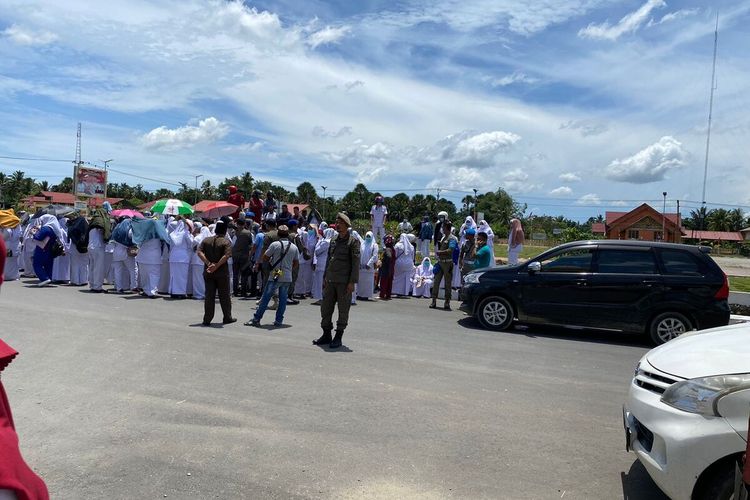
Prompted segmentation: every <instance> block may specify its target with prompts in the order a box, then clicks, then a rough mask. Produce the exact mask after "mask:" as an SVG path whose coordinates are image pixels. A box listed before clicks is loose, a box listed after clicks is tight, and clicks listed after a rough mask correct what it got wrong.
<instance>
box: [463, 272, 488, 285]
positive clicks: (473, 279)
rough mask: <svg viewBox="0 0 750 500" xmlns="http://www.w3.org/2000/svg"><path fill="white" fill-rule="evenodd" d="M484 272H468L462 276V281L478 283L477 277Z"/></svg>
mask: <svg viewBox="0 0 750 500" xmlns="http://www.w3.org/2000/svg"><path fill="white" fill-rule="evenodd" d="M483 274H484V273H469V274H467V275H466V276H464V283H467V284H474V283H479V277H480V276H482V275H483Z"/></svg>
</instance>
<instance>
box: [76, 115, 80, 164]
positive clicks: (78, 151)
mask: <svg viewBox="0 0 750 500" xmlns="http://www.w3.org/2000/svg"><path fill="white" fill-rule="evenodd" d="M75 163H76V166H80V165H81V122H78V132H76V161H75Z"/></svg>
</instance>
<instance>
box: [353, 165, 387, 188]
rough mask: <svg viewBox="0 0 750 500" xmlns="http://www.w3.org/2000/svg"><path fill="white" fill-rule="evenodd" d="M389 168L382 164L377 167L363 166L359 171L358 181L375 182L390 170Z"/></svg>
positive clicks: (364, 182)
mask: <svg viewBox="0 0 750 500" xmlns="http://www.w3.org/2000/svg"><path fill="white" fill-rule="evenodd" d="M388 170H389V168H388V167H387V166H385V165H381V166H379V167H375V168H362V169H360V170H359V172H358V173H357V183H363V184H368V183H371V182H375V181H376V180H378V179H380V178H381V177H383V175H384V174H386V173H387V172H388Z"/></svg>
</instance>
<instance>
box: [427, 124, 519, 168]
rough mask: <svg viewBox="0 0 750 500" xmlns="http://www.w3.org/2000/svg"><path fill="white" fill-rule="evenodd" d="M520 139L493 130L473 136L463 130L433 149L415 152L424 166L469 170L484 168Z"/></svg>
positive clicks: (508, 133)
mask: <svg viewBox="0 0 750 500" xmlns="http://www.w3.org/2000/svg"><path fill="white" fill-rule="evenodd" d="M520 140H521V136H519V135H517V134H514V133H512V132H503V131H494V132H482V133H477V132H475V131H471V130H466V131H463V132H460V133H457V134H451V135H449V136H447V137H445V138H443V139H442V140H440V141H438V142H437V143H436V144H435V145H434V146H431V147H429V148H425V149H423V150H421V151H420V152H419V153H418V157H419V160H421V161H423V162H427V163H432V162H444V163H450V164H452V165H462V166H467V167H472V168H486V167H489V166H492V165H493V164H495V162H496V158H497V156H498V155H499V154H501V153H506V152H508V150H509V149H510V148H511V147H512V146H513V145H514V144H515V143H516V142H518V141H520Z"/></svg>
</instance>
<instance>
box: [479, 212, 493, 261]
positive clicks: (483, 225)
mask: <svg viewBox="0 0 750 500" xmlns="http://www.w3.org/2000/svg"><path fill="white" fill-rule="evenodd" d="M479 233H485V234H486V235H487V246H488V247H489V248H490V267H495V233H494V232H493V231H492V228H491V227H490V225H489V224H487V221H486V220H484V219H482V220H481V221H480V222H479V227H478V228H477V234H479Z"/></svg>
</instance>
